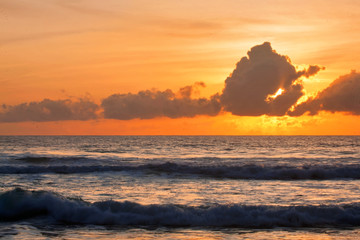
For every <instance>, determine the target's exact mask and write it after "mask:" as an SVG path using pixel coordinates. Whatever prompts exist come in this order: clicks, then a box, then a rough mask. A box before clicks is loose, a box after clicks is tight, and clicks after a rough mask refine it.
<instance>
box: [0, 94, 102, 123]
mask: <svg viewBox="0 0 360 240" xmlns="http://www.w3.org/2000/svg"><path fill="white" fill-rule="evenodd" d="M1 108H2V110H3V111H2V112H0V122H25V121H33V122H47V121H64V120H83V121H85V120H91V119H96V118H98V116H97V114H96V112H97V110H98V109H99V105H97V104H96V103H94V102H92V101H90V100H88V99H83V98H80V99H78V100H77V101H72V100H70V99H64V100H50V99H47V98H45V99H44V100H42V101H40V102H29V103H21V104H18V105H14V106H9V105H5V104H3V105H2V106H1Z"/></svg>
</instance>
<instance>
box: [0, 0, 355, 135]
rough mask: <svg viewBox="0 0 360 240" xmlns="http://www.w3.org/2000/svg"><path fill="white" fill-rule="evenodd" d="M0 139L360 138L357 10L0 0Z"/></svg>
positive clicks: (326, 5) (334, 5)
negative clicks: (17, 137)
mask: <svg viewBox="0 0 360 240" xmlns="http://www.w3.org/2000/svg"><path fill="white" fill-rule="evenodd" d="M0 25H1V28H0V134H1V135H28V134H29V135H48V134H49V135H78V134H81V135H360V124H359V122H360V121H359V120H360V117H359V115H360V73H359V71H360V57H359V56H360V41H359V39H360V31H359V30H360V4H359V2H358V1H357V0H342V1H335V0H327V1H325V0H311V1H308V0H304V1H293V0H268V1H267V0H262V1H260V0H252V1H241V0H236V1H235V0H224V1H214V0H207V1H202V0H198V1H190V0H182V1H168V0H153V1H148V0H132V1H130V0H129V1H125V0H124V1H121V0H105V1H95V0H46V1H35V0H0Z"/></svg>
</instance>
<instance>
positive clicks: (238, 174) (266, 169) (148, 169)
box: [0, 162, 360, 180]
mask: <svg viewBox="0 0 360 240" xmlns="http://www.w3.org/2000/svg"><path fill="white" fill-rule="evenodd" d="M121 171H129V172H131V171H137V172H142V173H145V174H158V173H165V174H170V175H172V174H175V175H177V176H178V175H179V174H181V175H183V176H192V175H195V176H203V177H210V178H231V179H255V180H307V179H309V180H331V179H360V165H357V164H351V165H340V166H329V165H303V166H279V165H275V166H264V165H256V164H247V165H241V166H219V165H215V166H213V165H210V166H205V165H185V164H176V163H171V162H166V163H159V164H143V165H80V166H77V165H30V166H22V165H12V166H0V174H36V173H57V174H75V173H92V172H121Z"/></svg>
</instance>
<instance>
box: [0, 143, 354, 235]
mask: <svg viewBox="0 0 360 240" xmlns="http://www.w3.org/2000/svg"><path fill="white" fill-rule="evenodd" d="M0 175H1V182H0V191H1V195H0V221H1V223H0V236H3V237H6V238H20V239H26V238H29V239H45V238H59V239H79V238H80V239H81V238H84V239H91V238H94V239H95V238H96V239H98V238H103V239H106V238H136V239H152V238H154V239H159V238H160V239H188V238H192V239H204V238H206V239H222V238H232V239H273V238H295V239H314V238H316V239H329V238H330V239H354V238H356V237H357V236H358V234H359V233H360V231H359V230H360V228H359V227H360V201H359V197H360V137H359V136H287V137H284V136H271V137H265V136H264V137H261V136H248V137H246V136H241V137H240V136H239V137H236V136H231V137H230V136H26V137H25V136H1V137H0Z"/></svg>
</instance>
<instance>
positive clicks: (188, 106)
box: [101, 83, 221, 120]
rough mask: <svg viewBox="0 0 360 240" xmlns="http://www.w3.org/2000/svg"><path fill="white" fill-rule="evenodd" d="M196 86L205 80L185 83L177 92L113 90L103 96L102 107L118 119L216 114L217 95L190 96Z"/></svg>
mask: <svg viewBox="0 0 360 240" xmlns="http://www.w3.org/2000/svg"><path fill="white" fill-rule="evenodd" d="M199 86H204V83H197V84H195V85H193V86H186V87H184V88H181V89H180V90H179V92H178V93H174V92H173V91H171V90H169V89H167V90H165V91H156V90H146V91H140V92H138V93H136V94H133V93H127V94H114V95H111V96H109V97H107V98H105V99H104V100H103V101H102V103H101V106H102V107H103V109H104V117H105V118H112V119H121V120H129V119H134V118H140V119H150V118H155V117H169V118H179V117H194V116H196V115H209V116H215V115H217V114H218V113H219V111H220V110H221V105H220V102H219V96H218V95H214V96H212V97H211V98H209V99H207V98H192V95H193V93H194V91H196V89H197V87H199Z"/></svg>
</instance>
